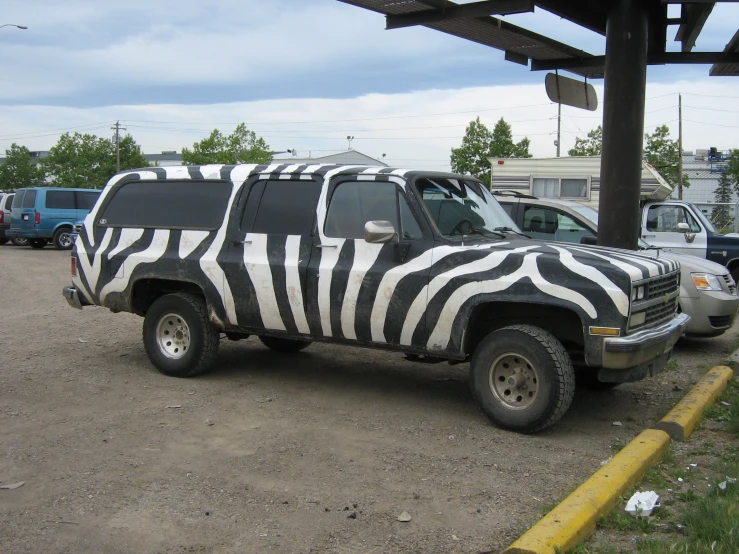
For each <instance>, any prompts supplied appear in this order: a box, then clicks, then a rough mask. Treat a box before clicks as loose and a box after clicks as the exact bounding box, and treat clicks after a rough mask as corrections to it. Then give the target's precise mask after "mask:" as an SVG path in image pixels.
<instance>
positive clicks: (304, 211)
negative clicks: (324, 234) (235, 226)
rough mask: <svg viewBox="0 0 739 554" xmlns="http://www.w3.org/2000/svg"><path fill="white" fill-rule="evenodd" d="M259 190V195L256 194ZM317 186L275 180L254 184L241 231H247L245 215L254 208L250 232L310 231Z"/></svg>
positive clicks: (290, 232) (316, 201) (313, 182)
mask: <svg viewBox="0 0 739 554" xmlns="http://www.w3.org/2000/svg"><path fill="white" fill-rule="evenodd" d="M260 191H261V194H260ZM320 195H321V184H320V183H317V182H315V181H293V180H284V179H281V180H275V181H266V182H264V183H256V184H255V186H254V188H252V192H251V193H250V194H249V199H248V200H247V202H246V204H247V206H246V209H245V210H244V219H243V220H242V227H241V228H242V230H245V231H247V232H248V231H249V230H250V229H249V226H250V220H249V219H248V216H249V214H253V213H254V206H255V204H256V203H257V202H258V204H259V207H258V208H257V209H256V216H255V217H254V219H253V221H254V223H253V225H252V226H251V232H252V233H264V234H273V235H307V234H309V233H310V232H311V231H312V230H313V229H312V227H313V220H314V219H315V217H316V206H317V205H318V197H319V196H320Z"/></svg>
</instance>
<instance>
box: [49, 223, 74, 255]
mask: <svg viewBox="0 0 739 554" xmlns="http://www.w3.org/2000/svg"><path fill="white" fill-rule="evenodd" d="M71 232H72V229H70V228H69V227H59V229H57V230H56V231H54V237H53V238H52V239H51V241H52V242H53V243H54V248H56V249H57V250H71V249H72V247H73V246H74V239H73V238H72V237H70V236H69V234H70V233H71Z"/></svg>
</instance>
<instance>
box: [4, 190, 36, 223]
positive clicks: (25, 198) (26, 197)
mask: <svg viewBox="0 0 739 554" xmlns="http://www.w3.org/2000/svg"><path fill="white" fill-rule="evenodd" d="M37 196H38V191H37V190H36V189H27V190H25V191H23V194H21V191H18V192H17V193H16V195H15V200H14V201H13V216H12V219H11V222H10V226H11V228H13V229H20V230H21V231H33V230H34V229H35V228H36V224H35V218H36V197H37Z"/></svg>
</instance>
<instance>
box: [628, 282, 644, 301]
mask: <svg viewBox="0 0 739 554" xmlns="http://www.w3.org/2000/svg"><path fill="white" fill-rule="evenodd" d="M645 288H646V287H644V285H642V286H640V287H633V288H632V289H631V301H632V302H635V301H637V300H643V299H644V290H645Z"/></svg>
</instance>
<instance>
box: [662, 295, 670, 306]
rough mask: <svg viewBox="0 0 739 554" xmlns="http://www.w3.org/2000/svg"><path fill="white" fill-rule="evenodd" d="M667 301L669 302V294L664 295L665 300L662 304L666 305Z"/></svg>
mask: <svg viewBox="0 0 739 554" xmlns="http://www.w3.org/2000/svg"><path fill="white" fill-rule="evenodd" d="M669 301H670V295H669V294H665V299H664V302H663V303H664V304H667V303H668V302H669Z"/></svg>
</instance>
